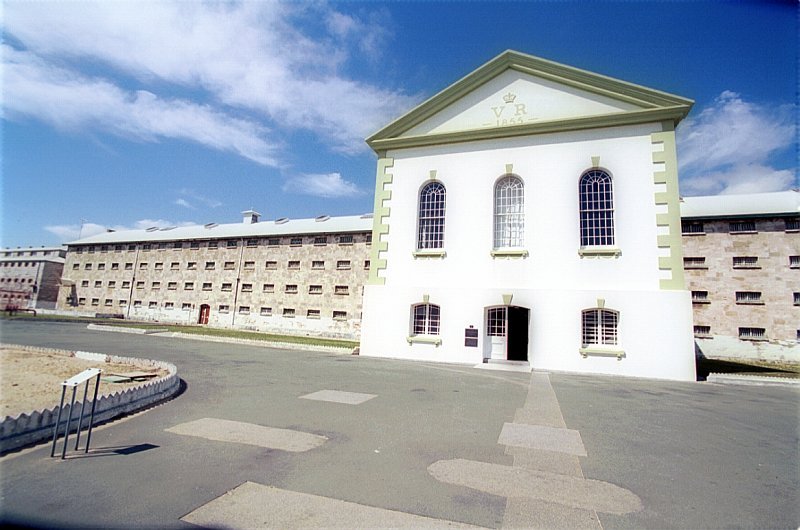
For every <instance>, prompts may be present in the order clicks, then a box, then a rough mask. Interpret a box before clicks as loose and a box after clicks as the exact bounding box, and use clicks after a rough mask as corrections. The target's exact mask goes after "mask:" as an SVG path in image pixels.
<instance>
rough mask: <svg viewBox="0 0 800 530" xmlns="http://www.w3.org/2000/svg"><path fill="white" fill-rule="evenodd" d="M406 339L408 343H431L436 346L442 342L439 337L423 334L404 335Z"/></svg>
mask: <svg viewBox="0 0 800 530" xmlns="http://www.w3.org/2000/svg"><path fill="white" fill-rule="evenodd" d="M406 341H407V342H408V343H409V344H414V343H419V344H433V345H434V346H436V347H439V346H440V345H441V344H442V339H441V337H430V336H424V335H410V336H408V337H406Z"/></svg>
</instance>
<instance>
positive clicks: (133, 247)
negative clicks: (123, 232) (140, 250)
mask: <svg viewBox="0 0 800 530" xmlns="http://www.w3.org/2000/svg"><path fill="white" fill-rule="evenodd" d="M134 250H136V245H128V252H133V251H134Z"/></svg>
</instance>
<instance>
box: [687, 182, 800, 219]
mask: <svg viewBox="0 0 800 530" xmlns="http://www.w3.org/2000/svg"><path fill="white" fill-rule="evenodd" d="M767 215H779V216H786V215H800V190H796V189H795V190H789V191H778V192H773V193H749V194H744V195H712V196H707V197H683V199H681V217H682V218H683V219H691V218H710V217H740V216H746V217H755V216H767Z"/></svg>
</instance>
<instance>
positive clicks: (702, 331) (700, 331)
mask: <svg viewBox="0 0 800 530" xmlns="http://www.w3.org/2000/svg"><path fill="white" fill-rule="evenodd" d="M710 335H711V326H695V327H694V336H695V337H708V336H710Z"/></svg>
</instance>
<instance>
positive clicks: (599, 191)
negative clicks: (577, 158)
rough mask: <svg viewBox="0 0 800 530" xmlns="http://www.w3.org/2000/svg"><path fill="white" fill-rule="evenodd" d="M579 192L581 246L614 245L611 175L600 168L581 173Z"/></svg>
mask: <svg viewBox="0 0 800 530" xmlns="http://www.w3.org/2000/svg"><path fill="white" fill-rule="evenodd" d="M578 191H579V194H580V215H581V246H582V247H608V246H613V245H614V188H613V184H612V182H611V175H609V174H608V173H606V172H605V171H603V170H601V169H591V170H589V171H587V172H586V173H584V174H583V176H582V177H581V181H580V185H579V188H578Z"/></svg>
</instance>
